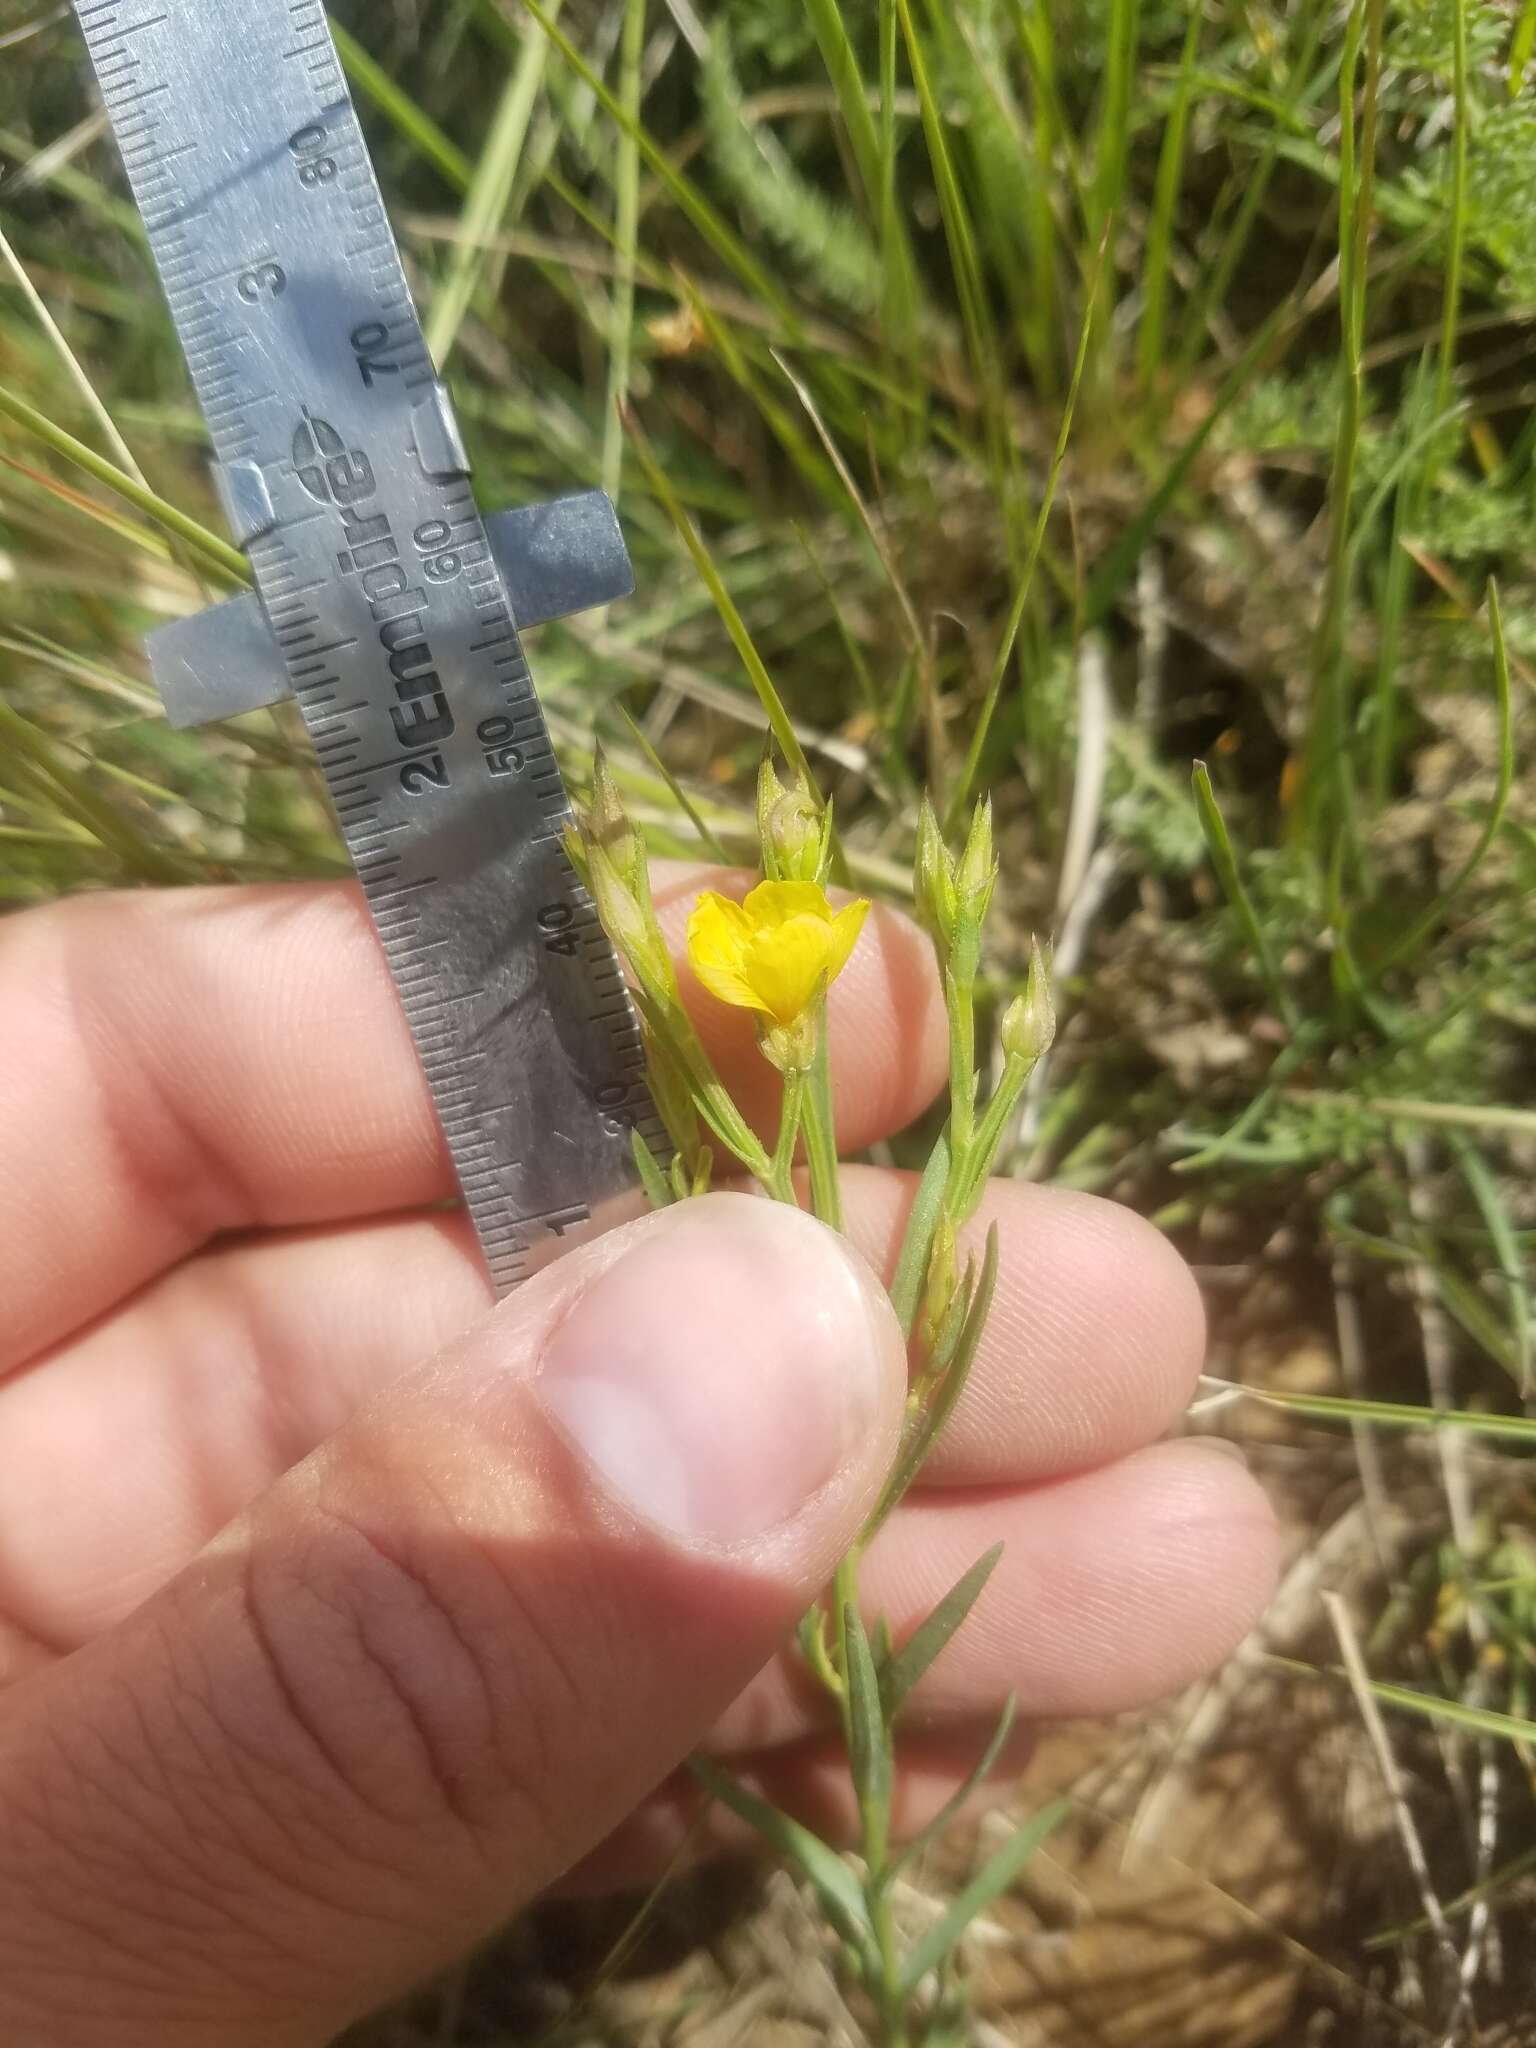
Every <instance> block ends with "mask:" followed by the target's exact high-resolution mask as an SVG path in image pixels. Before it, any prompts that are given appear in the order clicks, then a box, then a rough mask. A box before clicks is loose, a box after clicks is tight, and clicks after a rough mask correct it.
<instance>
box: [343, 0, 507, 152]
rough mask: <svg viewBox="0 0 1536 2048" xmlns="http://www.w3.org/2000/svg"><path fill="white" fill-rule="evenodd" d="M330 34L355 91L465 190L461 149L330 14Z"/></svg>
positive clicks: (415, 148) (416, 148)
mask: <svg viewBox="0 0 1536 2048" xmlns="http://www.w3.org/2000/svg"><path fill="white" fill-rule="evenodd" d="M331 34H332V35H333V36H334V37H335V38H336V50H337V54H338V55H339V57H340V58H341V61H342V65H343V67H344V68H345V70H346V74H347V76H348V78H349V79H351V81H352V83H353V85H355V86H356V87H357V89H358V91H359V92H360V93H363V94H364V95H365V96H366V97H367V98H368V99H370V100H372V101H373V104H374V105H375V106H376V107H377V108H378V110H379V112H380V113H381V114H383V115H384V116H385V118H386V119H387V120H388V121H390V122H391V124H392V125H393V126H394V127H395V128H397V129H398V130H399V132H400V133H401V134H402V135H403V136H404V137H405V139H406V141H407V142H409V143H410V145H411V147H412V148H413V149H414V150H415V151H416V153H417V155H418V156H421V157H424V158H425V159H426V161H427V162H428V163H429V164H431V165H432V166H433V168H434V169H435V170H436V171H438V172H439V173H440V174H441V175H442V177H443V179H444V180H445V181H446V182H447V183H448V184H450V185H452V186H453V188H454V190H455V191H456V192H467V191H468V190H469V186H470V180H471V179H472V178H473V176H474V166H473V165H472V164H471V163H470V161H469V158H468V157H467V156H466V155H465V154H464V152H463V150H461V149H460V148H458V147H457V145H456V144H454V143H452V142H450V141H449V139H448V137H447V136H446V135H445V134H444V133H443V131H442V129H441V128H439V127H438V125H437V123H436V122H435V121H434V120H433V119H432V117H431V116H430V115H429V114H426V113H424V112H423V111H422V109H421V108H420V107H419V106H418V105H417V104H416V102H415V100H413V99H412V98H411V96H410V94H409V93H408V92H406V91H404V90H403V88H402V87H401V86H400V85H398V84H397V83H396V81H395V80H394V79H393V78H392V77H391V76H390V74H389V72H387V71H386V70H385V69H384V67H383V65H382V64H380V63H379V62H378V61H377V59H376V58H373V57H371V56H370V55H369V54H368V52H367V51H366V50H365V49H364V48H363V46H362V44H361V43H360V42H359V41H358V40H357V37H356V36H354V35H353V34H352V33H351V31H350V30H349V29H346V28H344V27H343V26H342V24H341V23H340V22H339V21H337V20H336V19H335V18H334V16H333V17H332V18H331Z"/></svg>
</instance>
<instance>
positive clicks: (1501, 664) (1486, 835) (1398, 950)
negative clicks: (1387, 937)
mask: <svg viewBox="0 0 1536 2048" xmlns="http://www.w3.org/2000/svg"><path fill="white" fill-rule="evenodd" d="M1488 624H1489V627H1490V629H1491V631H1492V634H1493V696H1494V704H1495V706H1496V708H1497V711H1498V719H1499V768H1498V780H1497V783H1496V785H1495V788H1494V792H1493V802H1492V803H1491V804H1490V805H1489V806H1488V815H1487V817H1486V818H1485V819H1484V820H1483V829H1482V831H1481V832H1480V833H1479V834H1478V836H1477V843H1476V844H1475V845H1474V846H1473V848H1472V850H1471V852H1470V853H1469V854H1468V855H1467V857H1466V859H1465V860H1464V861H1463V862H1462V864H1461V866H1460V868H1459V869H1458V870H1457V872H1456V873H1455V874H1454V875H1453V876H1452V877H1451V879H1450V881H1449V882H1447V883H1446V885H1445V887H1444V888H1443V889H1441V890H1439V891H1437V893H1436V895H1435V897H1434V900H1433V901H1432V902H1431V903H1430V904H1429V906H1428V908H1427V909H1425V910H1424V911H1423V912H1421V913H1420V915H1419V916H1418V917H1416V918H1415V919H1414V920H1413V922H1412V924H1410V925H1409V927H1408V929H1407V930H1406V931H1405V932H1404V933H1403V934H1402V936H1401V938H1399V939H1398V941H1397V943H1396V944H1395V945H1393V946H1391V947H1389V949H1388V950H1387V952H1386V953H1385V954H1384V955H1383V956H1382V957H1381V958H1380V959H1379V960H1377V961H1376V962H1375V963H1374V969H1373V971H1374V974H1375V976H1376V978H1377V979H1380V977H1381V976H1382V975H1383V974H1385V973H1387V971H1388V970H1389V969H1390V968H1393V967H1396V966H1399V965H1400V964H1402V963H1403V962H1404V961H1407V960H1411V959H1412V958H1413V956H1414V954H1415V953H1416V952H1417V951H1418V950H1419V948H1420V947H1421V946H1422V945H1423V944H1424V942H1425V940H1426V939H1427V938H1429V936H1430V935H1431V933H1432V932H1433V931H1434V930H1435V928H1436V927H1437V926H1438V925H1439V924H1440V923H1441V922H1442V920H1443V919H1444V916H1445V909H1446V905H1447V904H1448V903H1449V902H1450V901H1451V900H1452V898H1453V897H1455V896H1457V895H1459V894H1460V893H1461V891H1462V890H1463V889H1464V888H1465V887H1466V886H1467V884H1468V882H1470V881H1471V879H1472V877H1473V876H1474V875H1475V874H1476V873H1477V871H1478V869H1479V868H1480V867H1481V866H1482V864H1483V858H1484V856H1485V855H1486V853H1487V851H1488V849H1489V847H1490V846H1492V844H1493V842H1494V840H1495V839H1496V838H1497V837H1498V835H1499V830H1500V827H1501V826H1502V825H1503V823H1504V813H1505V811H1506V809H1507V808H1508V805H1509V792H1510V790H1511V789H1512V787H1513V786H1514V780H1515V726H1514V706H1513V703H1512V700H1511V691H1510V683H1509V649H1508V647H1507V645H1506V644H1505V640H1504V608H1503V606H1502V605H1501V604H1500V603H1499V591H1498V585H1497V584H1496V583H1495V582H1494V580H1493V578H1492V577H1491V576H1490V577H1489V579H1488Z"/></svg>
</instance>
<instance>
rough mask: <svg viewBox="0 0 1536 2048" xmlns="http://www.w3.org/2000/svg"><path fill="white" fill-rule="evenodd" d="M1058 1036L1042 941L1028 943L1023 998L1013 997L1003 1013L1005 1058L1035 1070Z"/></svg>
mask: <svg viewBox="0 0 1536 2048" xmlns="http://www.w3.org/2000/svg"><path fill="white" fill-rule="evenodd" d="M1055 1036H1056V1012H1055V1009H1054V1008H1053V1006H1052V1003H1051V977H1050V970H1049V968H1048V967H1047V966H1046V964H1045V955H1044V954H1043V953H1042V952H1041V950H1040V941H1039V940H1038V939H1031V940H1030V942H1029V974H1028V977H1027V978H1026V980H1025V983H1024V992H1023V994H1022V995H1017V996H1015V997H1014V999H1013V1001H1012V1002H1011V1003H1010V1004H1009V1005H1008V1007H1007V1009H1006V1010H1005V1011H1004V1012H1003V1021H1002V1024H1001V1025H1000V1027H999V1030H998V1037H999V1039H1000V1041H1001V1043H1002V1048H1003V1054H1004V1056H1005V1058H1007V1059H1009V1060H1017V1061H1019V1062H1021V1063H1022V1064H1023V1065H1024V1066H1026V1067H1033V1066H1034V1065H1035V1063H1036V1062H1037V1061H1038V1060H1039V1059H1040V1058H1041V1057H1042V1056H1043V1055H1044V1053H1045V1052H1046V1050H1047V1049H1048V1047H1049V1046H1050V1043H1051V1040H1052V1039H1053V1038H1054V1037H1055Z"/></svg>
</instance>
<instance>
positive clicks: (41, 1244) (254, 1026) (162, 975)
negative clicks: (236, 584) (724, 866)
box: [0, 863, 944, 1370]
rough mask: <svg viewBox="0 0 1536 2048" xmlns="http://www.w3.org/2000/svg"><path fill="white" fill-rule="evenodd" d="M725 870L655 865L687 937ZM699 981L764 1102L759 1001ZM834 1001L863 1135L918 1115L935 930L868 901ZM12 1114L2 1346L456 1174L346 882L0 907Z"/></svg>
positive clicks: (35, 1340) (714, 1040)
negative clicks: (753, 1009) (235, 1242)
mask: <svg viewBox="0 0 1536 2048" xmlns="http://www.w3.org/2000/svg"><path fill="white" fill-rule="evenodd" d="M733 886H734V887H737V888H739V887H742V886H745V878H743V877H739V876H734V877H733V876H731V875H728V874H723V873H722V872H721V871H719V870H714V869H708V868H702V867H699V868H687V867H678V866H675V865H671V864H667V863H658V868H657V894H658V901H659V903H660V905H661V907H662V913H663V919H664V921H665V922H666V923H667V924H668V927H669V930H670V932H671V933H672V935H673V938H674V942H675V943H680V934H681V926H682V923H683V922H684V920H685V919H686V915H687V909H688V906H689V904H690V903H691V902H692V900H693V898H694V896H695V894H696V893H697V891H698V890H699V889H700V888H702V887H718V888H722V889H729V888H731V887H733ZM687 979H688V978H687V977H686V976H685V988H686V982H687ZM693 997H694V999H696V1001H697V1003H698V1021H699V1024H700V1029H701V1032H702V1033H703V1035H704V1037H705V1040H706V1043H708V1044H709V1045H710V1046H711V1050H712V1051H714V1053H715V1055H716V1057H717V1059H718V1061H719V1062H720V1065H721V1069H722V1072H723V1073H724V1075H725V1078H726V1080H727V1082H728V1083H729V1085H730V1086H731V1087H732V1088H733V1090H735V1091H736V1092H737V1094H738V1097H739V1099H740V1100H741V1101H742V1102H743V1105H744V1106H745V1107H748V1108H750V1109H752V1110H754V1111H755V1112H756V1113H757V1114H759V1115H762V1114H766V1113H767V1112H768V1110H769V1107H770V1103H771V1096H772V1087H771V1085H770V1084H771V1079H772V1077H771V1076H770V1075H768V1073H767V1070H766V1069H765V1068H764V1066H763V1063H762V1061H761V1060H760V1058H759V1057H758V1055H757V1053H756V1051H755V1048H754V1047H753V1044H752V1035H751V1027H750V1023H749V1022H748V1020H747V1019H746V1018H745V1017H743V1016H740V1015H738V1014H736V1013H728V1012H724V1011H722V1010H721V1008H720V1006H719V1005H717V1004H714V1003H712V1002H710V1001H709V999H708V998H707V997H704V996H702V994H701V993H700V992H699V991H697V990H694V991H693ZM832 1003H833V1020H832V1045H833V1048H834V1054H833V1067H834V1078H835V1082H836V1087H837V1092H838V1122H839V1132H840V1136H841V1139H842V1142H843V1145H844V1146H845V1148H856V1147H858V1146H861V1145H866V1144H869V1143H870V1142H872V1141H873V1140H874V1139H875V1138H877V1137H880V1136H883V1135H886V1134H888V1133H889V1132H891V1131H893V1130H897V1129H899V1128H900V1127H901V1126H902V1125H903V1124H905V1123H907V1122H909V1121H910V1120H911V1118H912V1117H913V1116H914V1115H915V1114H916V1113H917V1112H918V1111H919V1110H920V1109H921V1108H922V1107H923V1106H924V1105H925V1104H926V1103H927V1102H928V1101H929V1100H930V1099H931V1097H932V1095H933V1094H934V1092H935V1091H936V1089H937V1088H938V1086H939V1085H940V1082H941V1080H942V1077H943V1072H944V1040H943V1009H942V1004H941V1003H940V1001H939V998H938V994H937V988H936V984H935V981H934V974H933V967H932V961H931V954H930V951H929V948H928V946H927V943H926V941H925V940H924V939H923V937H922V935H921V934H920V933H919V932H918V931H917V930H916V928H915V927H914V926H913V925H911V924H910V923H909V922H908V921H907V920H906V919H905V918H903V917H901V916H900V915H898V914H897V913H896V912H894V911H889V910H883V909H877V910H876V911H875V912H874V913H873V914H872V916H871V917H870V919H869V922H868V925H867V926H866V931H865V936H864V937H863V939H862V940H861V942H860V944H859V946H858V947H857V948H856V950H855V953H854V956H853V959H852V960H851V961H850V963H849V966H848V969H847V972H846V973H845V974H844V976H843V977H842V979H841V980H840V981H839V982H838V984H837V986H836V987H835V989H834V990H833V992H832ZM0 1132H3V1133H4V1147H5V1154H4V1165H5V1170H4V1172H3V1174H0V1370H6V1369H8V1368H10V1367H13V1366H15V1365H17V1364H19V1363H21V1362H22V1361H24V1360H25V1359H27V1358H30V1357H31V1356H32V1355H33V1354H34V1353H36V1352H37V1351H39V1350H41V1349H43V1348H44V1347H45V1346H47V1345H48V1344H51V1343H53V1342H55V1341H56V1340H57V1339H58V1338H60V1337H62V1336H64V1335H66V1334H67V1333H68V1332H69V1331H70V1330H72V1329H75V1328H77V1327H78V1326H79V1325H81V1324H82V1323H84V1322H86V1321H88V1320H89V1319H90V1318H91V1317H93V1316H95V1315H98V1314H100V1313H101V1312H102V1311H103V1310H105V1309H107V1308H110V1307H111V1306H112V1305H113V1304H114V1303H116V1302H118V1301H120V1300H122V1299H123V1298H124V1297H125V1296H126V1295H128V1294H129V1293H131V1292H132V1291H133V1290H134V1289H136V1288H137V1287H139V1286H141V1285H143V1284H144V1282H145V1281H147V1280H149V1279H151V1278H152V1277H153V1276H154V1275H155V1274H156V1273H158V1272H160V1271H162V1270H164V1269H165V1268H166V1267H168V1266H171V1265H174V1264H175V1263H176V1262H177V1261H179V1260H180V1259H183V1258H185V1257H186V1256H188V1254H190V1253H191V1252H193V1251H195V1250H196V1249H197V1248H198V1247H199V1246H200V1245H202V1244H204V1243H206V1242H207V1241H208V1240H209V1239H210V1238H212V1237H214V1236H217V1235H219V1234H220V1233H222V1232H226V1231H230V1230H243V1229H250V1228H253V1227H260V1226H267V1225H289V1224H295V1223H320V1222H334V1221H337V1220H340V1219H343V1218H346V1217H349V1216H365V1215H377V1214H382V1213H385V1212H388V1211H390V1210H395V1209H405V1208H415V1207H419V1206H421V1205H422V1204H424V1203H430V1202H433V1201H437V1200H441V1199H444V1198H446V1197H447V1196H449V1195H450V1194H451V1193H452V1192H453V1176H452V1171H451V1168H450V1166H449V1162H448V1156H447V1151H446V1148H445V1146H444V1144H443V1140H442V1134H441V1131H440V1130H439V1127H438V1123H437V1118H436V1116H435V1114H434V1112H433V1108H432V1102H431V1097H430V1096H429V1094H428V1092H427V1086H426V1082H425V1079H424V1078H423V1075H422V1072H421V1068H420V1066H419V1064H418V1062H417V1059H416V1055H415V1052H414V1049H413V1047H412V1044H411V1039H410V1034H409V1031H408V1030H407V1027H406V1022H405V1017H404V1014H403V1012H402V1010H401V1008H400V1004H399V1002H398V1000H397V998H396V996H395V993H394V989H393V986H392V984H391V982H390V978H389V972H388V969H387V967H386V965H385V962H384V956H383V951H382V949H381V947H380V946H379V943H378V940H377V938H376V936H375V934H374V931H373V927H372V925H371V923H370V922H369V919H368V917H367V915H366V912H365V911H364V908H363V902H362V896H361V892H360V891H359V890H357V889H356V888H355V887H352V886H350V885H340V884H315V883H292V884H278V885H273V886H270V887H261V888H233V889H190V890H174V891H162V892H157V893H153V894H150V893H145V894H135V895H102V896H89V897H78V898H75V899H72V900H70V901H68V902H63V903H58V904H52V905H49V906H47V907H46V908H43V909H39V910H32V911H26V912H23V913H22V914H20V915H19V916H17V917H14V918H12V919H11V920H9V921H8V922H6V923H5V924H3V925H0Z"/></svg>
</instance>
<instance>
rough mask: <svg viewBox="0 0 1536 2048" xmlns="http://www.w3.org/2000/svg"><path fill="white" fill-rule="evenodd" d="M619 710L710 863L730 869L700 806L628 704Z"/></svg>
mask: <svg viewBox="0 0 1536 2048" xmlns="http://www.w3.org/2000/svg"><path fill="white" fill-rule="evenodd" d="M617 709H618V714H619V716H620V718H622V719H623V721H624V723H625V724H626V725H627V726H628V727H629V734H630V738H631V739H632V740H633V741H634V743H635V745H636V746H637V747H638V748H639V749H640V751H641V753H642V754H643V755H644V756H645V758H646V761H647V763H648V764H649V766H650V768H651V770H652V772H653V773H654V774H656V775H659V776H660V777H661V779H662V781H663V782H664V783H665V784H666V786H667V793H668V795H669V796H670V797H671V798H672V801H673V802H674V803H675V804H676V805H677V807H678V809H679V810H680V811H681V812H682V813H683V815H684V816H685V817H686V818H687V820H688V822H689V824H690V825H691V826H692V827H693V829H694V831H695V832H697V834H698V835H699V844H700V845H701V846H702V847H703V848H704V851H705V852H706V853H707V854H708V855H709V857H710V859H711V860H714V861H718V862H719V863H720V865H721V867H723V868H728V867H732V866H734V865H735V863H734V862H733V861H732V859H731V856H730V854H729V852H728V851H727V850H726V848H725V847H724V846H722V845H721V843H720V840H719V838H718V837H717V836H716V834H715V831H714V829H713V827H712V826H710V825H709V824H707V823H706V822H705V820H704V817H703V815H702V814H701V812H700V810H699V808H698V806H697V804H695V803H694V801H693V799H692V797H690V796H689V794H688V792H687V790H686V789H684V788H683V785H682V784H681V783H680V782H679V781H678V779H677V777H676V776H675V775H674V774H673V772H672V770H671V769H670V768H669V767H668V766H667V764H666V762H665V761H664V760H663V759H662V758H661V756H660V754H658V753H657V751H656V749H655V747H653V746H652V744H651V741H650V738H649V736H648V735H647V734H646V732H645V731H644V730H643V728H642V727H641V725H640V722H639V720H638V719H637V718H635V717H634V715H633V714H632V713H631V711H630V710H629V707H628V706H627V705H625V704H620V705H619V706H618V707H617Z"/></svg>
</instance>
